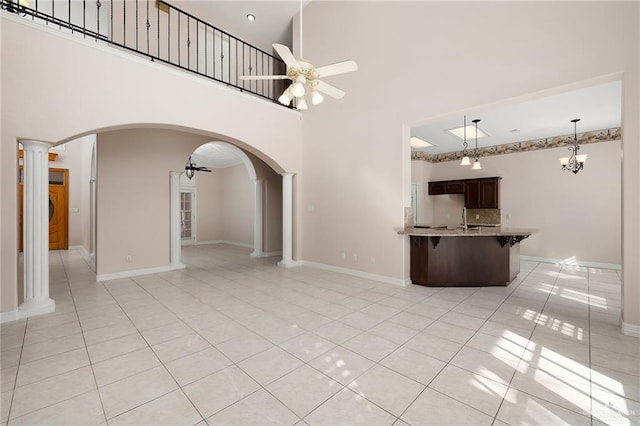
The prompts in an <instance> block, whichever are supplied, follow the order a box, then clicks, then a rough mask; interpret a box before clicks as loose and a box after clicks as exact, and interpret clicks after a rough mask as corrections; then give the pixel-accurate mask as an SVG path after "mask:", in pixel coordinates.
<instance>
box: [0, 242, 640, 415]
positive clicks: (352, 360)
mask: <svg viewBox="0 0 640 426" xmlns="http://www.w3.org/2000/svg"><path fill="white" fill-rule="evenodd" d="M184 255H185V260H186V261H187V263H188V264H189V265H190V266H189V267H188V268H187V269H186V270H183V271H174V272H168V273H162V274H155V275H148V276H141V277H136V278H131V279H122V280H115V281H107V282H102V283H96V282H94V275H93V274H92V273H91V271H90V270H89V269H88V267H87V264H86V263H85V261H84V260H83V259H82V257H81V255H80V253H79V252H77V251H69V252H65V251H62V252H54V253H52V254H51V294H52V297H53V298H55V300H56V303H57V310H56V312H55V313H54V314H51V315H47V316H42V317H36V318H33V319H29V320H24V321H19V322H14V323H8V324H4V325H2V327H1V329H2V340H1V343H2V358H1V360H2V380H1V382H2V401H1V407H2V412H1V418H0V422H1V424H2V425H5V424H7V422H8V424H9V425H33V424H38V425H39V424H64V425H72V424H77V425H93V424H96V425H100V424H109V425H118V424H136V425H158V424H184V425H195V424H198V425H205V424H209V425H217V424H223V425H224V424H235V425H250V424H256V425H271V424H274V425H275V424H282V425H294V424H297V425H305V424H309V425H354V424H365V425H377V424H380V425H391V424H395V425H407V424H408V425H422V424H458V425H471V424H486V425H490V424H493V425H520V424H541V425H551V424H571V425H579V424H597V425H600V424H639V423H640V344H639V343H640V341H639V340H638V339H635V338H630V337H625V336H622V335H621V334H620V332H619V329H618V326H617V322H618V318H619V314H620V312H619V309H620V278H619V275H618V273H617V272H616V271H611V270H602V269H584V268H573V267H566V266H564V267H562V266H556V265H551V264H542V263H533V262H522V268H521V269H522V270H521V273H520V275H519V276H518V278H517V280H516V281H515V282H513V283H512V284H511V285H510V286H508V287H506V288H496V287H490V288H489V287H488V288H454V289H444V288H426V287H420V286H409V287H408V288H401V287H395V286H392V285H386V284H382V283H378V282H373V281H368V280H364V279H360V278H354V277H350V276H344V275H340V274H336V273H332V272H326V271H321V270H317V269H310V268H306V267H300V268H294V269H289V270H286V269H282V268H278V267H277V266H276V265H275V261H276V259H261V260H251V259H249V250H246V249H242V248H237V247H230V246H221V245H210V246H199V247H186V248H185V250H184Z"/></svg>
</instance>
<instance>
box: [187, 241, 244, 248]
mask: <svg viewBox="0 0 640 426" xmlns="http://www.w3.org/2000/svg"><path fill="white" fill-rule="evenodd" d="M206 244H229V245H230V246H237V247H245V248H253V244H247V243H239V242H236V241H227V240H210V241H196V243H195V245H197V246H203V245H206Z"/></svg>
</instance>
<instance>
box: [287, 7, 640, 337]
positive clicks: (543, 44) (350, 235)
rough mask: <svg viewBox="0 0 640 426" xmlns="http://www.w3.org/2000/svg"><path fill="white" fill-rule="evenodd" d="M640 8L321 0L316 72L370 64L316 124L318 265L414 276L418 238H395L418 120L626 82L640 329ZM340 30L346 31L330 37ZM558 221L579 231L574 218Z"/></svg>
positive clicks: (310, 141)
mask: <svg viewBox="0 0 640 426" xmlns="http://www.w3.org/2000/svg"><path fill="white" fill-rule="evenodd" d="M638 9H639V4H638V3H637V2H618V3H614V2H578V3H576V2H463V3H461V2H311V3H310V4H309V5H308V6H307V7H306V8H305V26H304V31H305V34H304V35H305V39H304V42H305V55H307V56H309V57H312V58H313V61H314V63H316V64H325V63H331V62H334V61H336V60H340V59H346V58H351V59H354V60H355V61H357V63H358V66H359V70H358V71H357V72H356V73H350V74H345V75H340V76H335V77H331V79H330V82H331V83H332V84H335V85H336V86H337V87H340V88H343V89H345V90H346V91H347V96H345V97H344V98H343V99H342V100H340V101H339V102H336V101H333V100H331V99H328V100H327V101H326V102H325V103H324V104H323V105H322V106H321V107H316V108H310V109H309V111H308V112H307V113H305V116H304V126H303V127H304V128H303V137H304V150H303V159H304V162H303V166H304V182H303V188H304V190H303V194H304V195H303V196H304V200H303V208H302V209H301V210H300V211H301V213H302V214H303V222H304V229H303V233H304V247H303V253H304V258H305V260H310V261H315V262H320V263H325V264H330V265H335V266H344V267H348V268H353V269H356V270H360V271H366V272H372V273H377V274H380V275H383V276H390V277H407V276H408V268H407V265H408V256H407V242H406V240H407V239H406V238H403V237H398V236H397V235H396V234H395V231H396V230H397V229H398V228H400V227H402V225H403V207H404V206H409V205H410V182H411V160H410V148H409V140H408V139H409V132H408V129H409V128H410V127H411V126H414V125H419V124H423V123H425V122H426V121H428V120H430V119H432V120H435V119H437V118H438V117H441V116H444V115H450V114H454V113H455V114H459V115H460V116H462V115H463V114H464V113H467V112H469V111H474V112H475V111H480V110H481V109H482V107H483V106H487V107H488V106H490V105H494V104H496V103H502V104H507V103H512V102H516V101H522V100H525V99H530V98H532V97H534V96H543V95H548V94H552V93H558V92H560V91H565V90H571V89H575V88H579V87H584V86H586V85H590V84H594V83H596V82H603V81H607V79H613V78H622V80H623V126H624V135H623V137H624V142H623V149H624V160H623V161H624V164H625V167H624V170H623V195H624V197H623V198H624V202H623V210H622V215H623V218H624V219H623V222H624V223H623V226H624V229H623V232H624V235H625V237H624V238H623V243H622V244H623V247H624V255H623V262H624V266H623V268H624V271H623V272H624V273H623V275H624V295H625V301H624V305H625V308H624V315H623V316H624V321H626V322H629V323H631V324H636V325H640V311H638V310H637V309H636V308H635V307H636V306H637V305H638V304H639V303H640V266H639V265H640V264H639V263H638V262H637V259H638V258H640V248H639V246H638V241H639V240H640V226H639V225H638V220H637V219H638V217H639V216H640V208H639V207H640V206H639V197H640V195H639V194H640V177H639V173H638V167H637V163H638V162H639V161H640V147H639V146H640V144H639V143H638V140H639V137H640V132H639V121H640V120H639V116H640V112H639V109H638V98H639V96H638V94H639V90H640V89H639V87H638V75H639V69H638V57H639V46H638V39H639V29H638V20H639V14H640V12H639V10H638ZM362 16H366V17H367V19H361V17H362ZM577 16H579V17H580V18H579V19H576V17H577ZM328 23H331V26H332V27H336V28H341V29H342V31H336V32H330V31H329V32H327V31H326V28H327V25H328ZM354 23H357V25H356V24H354ZM541 23H544V28H543V29H541V26H540V25H541ZM381 28H383V29H384V30H383V31H381ZM601 58H606V60H601ZM542 155H544V154H542ZM556 162H557V160H556V161H554V163H556ZM489 164H490V163H487V167H488V166H489ZM554 167H555V165H554ZM570 177H574V176H565V177H564V178H565V179H566V178H570ZM557 220H558V221H560V222H562V223H564V225H565V227H567V228H571V218H565V217H558V218H557ZM341 251H346V252H347V253H348V256H347V260H344V261H343V260H341V258H340V256H339V254H340V252H341ZM351 253H355V254H357V259H358V260H354V258H353V257H352V256H351ZM374 260H375V261H374Z"/></svg>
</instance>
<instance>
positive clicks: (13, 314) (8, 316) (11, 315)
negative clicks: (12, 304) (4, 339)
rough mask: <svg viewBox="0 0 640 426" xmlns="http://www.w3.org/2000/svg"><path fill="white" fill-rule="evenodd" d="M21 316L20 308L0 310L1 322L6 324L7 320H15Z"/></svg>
mask: <svg viewBox="0 0 640 426" xmlns="http://www.w3.org/2000/svg"><path fill="white" fill-rule="evenodd" d="M19 319H20V317H19V316H18V310H17V309H16V310H15V311H7V312H0V324H4V323H5V322H13V321H18V320H19Z"/></svg>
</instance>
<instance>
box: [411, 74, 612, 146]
mask: <svg viewBox="0 0 640 426" xmlns="http://www.w3.org/2000/svg"><path fill="white" fill-rule="evenodd" d="M621 91H622V84H621V82H620V81H613V82H609V83H605V84H600V85H597V86H591V87H587V88H583V89H579V90H573V91H570V92H565V93H561V94H557V95H553V96H547V97H543V98H538V99H533V100H530V101H526V102H521V103H517V104H511V105H504V106H500V107H495V108H489V109H485V110H478V111H475V112H474V113H472V114H467V125H470V124H472V123H471V121H472V120H473V119H476V118H478V119H480V120H481V121H480V122H479V123H478V127H479V128H480V129H481V130H483V131H484V132H485V133H487V134H488V135H489V136H487V137H483V138H479V139H478V148H482V147H487V146H493V145H502V144H506V143H514V142H524V141H530V140H535V139H542V138H548V137H554V136H562V135H570V134H573V123H571V120H572V119H574V118H580V122H578V124H577V130H578V133H582V132H588V131H592V130H602V129H609V128H613V127H619V126H620V123H621V117H622V105H621V104H622V92H621ZM462 125H463V115H462V114H460V115H456V116H451V117H449V118H447V119H443V120H438V121H436V122H430V123H428V124H426V125H424V126H419V127H414V128H412V129H411V136H418V137H419V138H421V139H423V140H425V141H427V142H430V143H432V144H433V145H434V146H433V147H428V148H423V149H417V150H414V151H423V152H426V153H429V154H441V153H445V152H453V151H460V150H462V139H460V138H458V137H457V136H454V135H452V134H451V133H450V132H449V131H448V130H449V129H453V128H457V127H462ZM467 142H468V143H469V148H474V147H475V139H471V138H468V139H467Z"/></svg>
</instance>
